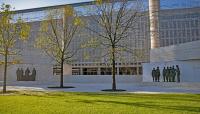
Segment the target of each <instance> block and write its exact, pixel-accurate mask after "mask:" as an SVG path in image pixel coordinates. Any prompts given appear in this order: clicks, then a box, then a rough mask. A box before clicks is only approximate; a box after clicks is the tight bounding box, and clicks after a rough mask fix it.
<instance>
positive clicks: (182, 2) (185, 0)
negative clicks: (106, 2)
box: [0, 0, 200, 10]
mask: <svg viewBox="0 0 200 114" xmlns="http://www.w3.org/2000/svg"><path fill="white" fill-rule="evenodd" d="M86 1H93V0H0V4H2V3H6V4H10V5H11V6H12V7H14V8H15V9H14V10H22V9H31V8H38V7H45V6H53V5H61V4H69V3H79V2H86ZM144 1H145V0H144ZM146 1H148V0H146ZM160 1H161V4H160V5H161V8H164V9H168V8H182V7H188V6H190V7H197V6H198V7H199V6H200V0H160Z"/></svg>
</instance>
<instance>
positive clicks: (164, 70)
mask: <svg viewBox="0 0 200 114" xmlns="http://www.w3.org/2000/svg"><path fill="white" fill-rule="evenodd" d="M166 72H167V71H166V69H165V67H164V68H163V72H162V74H163V81H164V82H165V79H166Z"/></svg>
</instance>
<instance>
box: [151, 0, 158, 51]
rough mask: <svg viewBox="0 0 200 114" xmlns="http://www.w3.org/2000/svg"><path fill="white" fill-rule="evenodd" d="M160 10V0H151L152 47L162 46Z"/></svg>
mask: <svg viewBox="0 0 200 114" xmlns="http://www.w3.org/2000/svg"><path fill="white" fill-rule="evenodd" d="M159 10H160V0H149V18H150V38H151V49H154V48H158V47H160V40H159Z"/></svg>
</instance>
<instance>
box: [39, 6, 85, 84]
mask: <svg viewBox="0 0 200 114" xmlns="http://www.w3.org/2000/svg"><path fill="white" fill-rule="evenodd" d="M81 25H82V21H81V19H80V18H79V16H78V15H77V13H76V12H75V10H74V8H73V7H71V6H65V7H64V8H63V9H52V10H48V12H47V17H46V20H43V21H42V22H41V27H40V31H39V34H38V38H37V39H36V47H38V48H40V49H42V50H43V51H44V52H45V53H46V54H47V55H48V56H49V57H51V58H52V59H53V60H54V61H55V62H56V64H58V65H59V66H60V68H61V72H60V87H61V88H62V87H64V86H63V81H64V79H63V69H64V63H67V62H69V61H70V60H71V59H72V57H73V56H74V55H75V54H76V53H77V50H72V49H70V44H71V42H72V39H73V38H74V37H75V35H76V34H77V32H78V29H79V28H80V27H81Z"/></svg>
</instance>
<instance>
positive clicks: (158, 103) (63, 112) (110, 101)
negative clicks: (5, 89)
mask: <svg viewBox="0 0 200 114" xmlns="http://www.w3.org/2000/svg"><path fill="white" fill-rule="evenodd" d="M0 114H200V94H127V93H76V92H73V93H72V92H27V91H22V92H14V93H9V94H7V95H2V94H0Z"/></svg>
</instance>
